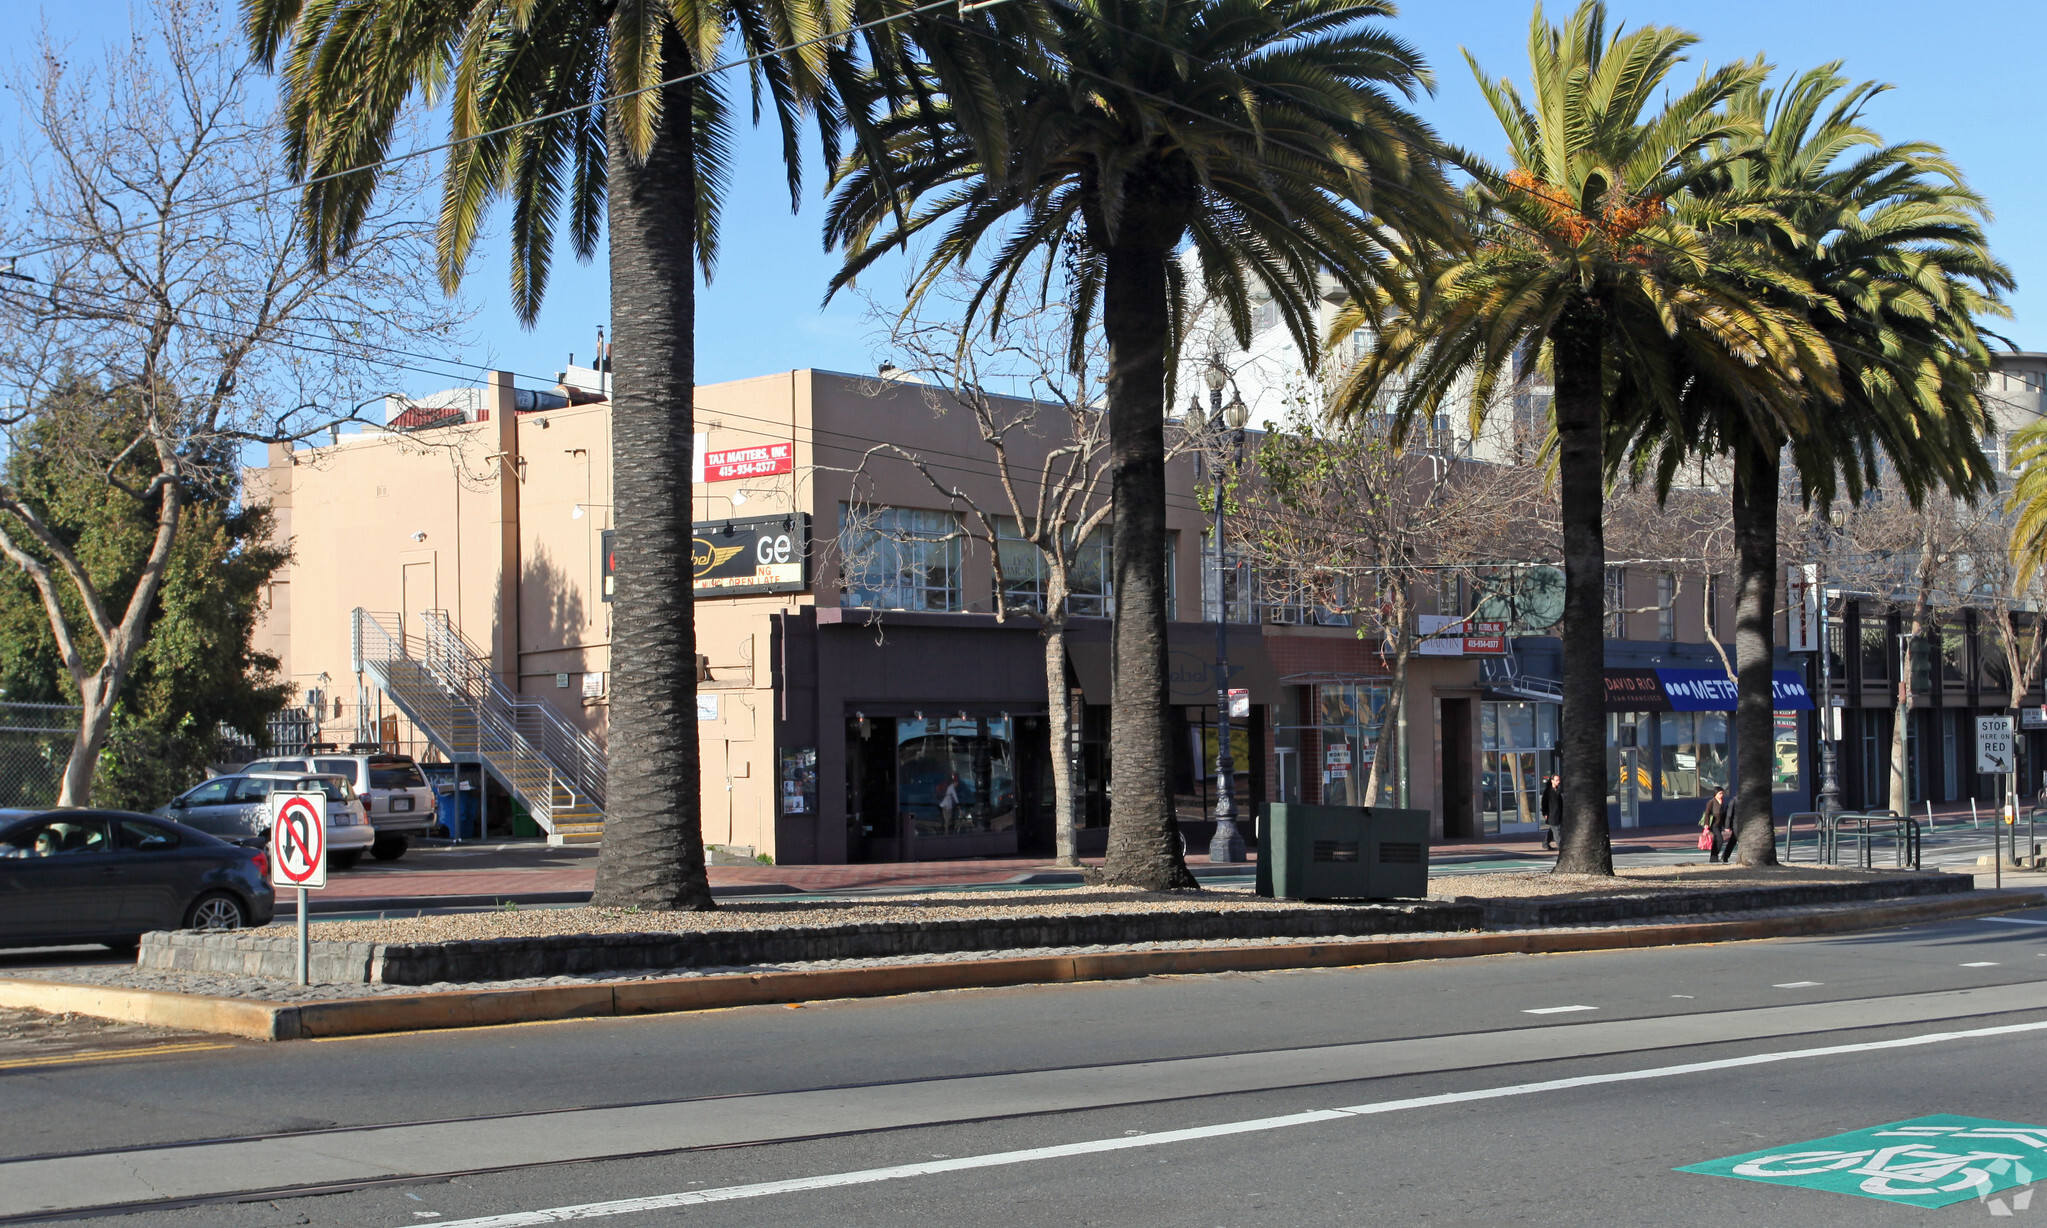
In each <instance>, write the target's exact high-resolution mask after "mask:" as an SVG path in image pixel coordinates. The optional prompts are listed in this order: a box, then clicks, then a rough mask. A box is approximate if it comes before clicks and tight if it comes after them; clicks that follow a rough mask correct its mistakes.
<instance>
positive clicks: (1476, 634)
mask: <svg viewBox="0 0 2047 1228" xmlns="http://www.w3.org/2000/svg"><path fill="white" fill-rule="evenodd" d="M1464 655H1465V656H1467V657H1504V656H1506V655H1507V624H1506V623H1473V624H1471V633H1470V634H1469V635H1466V636H1465V637H1464Z"/></svg>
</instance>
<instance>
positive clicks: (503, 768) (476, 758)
mask: <svg viewBox="0 0 2047 1228" xmlns="http://www.w3.org/2000/svg"><path fill="white" fill-rule="evenodd" d="M419 617H420V622H421V623H422V624H423V625H422V628H421V634H420V635H418V636H416V637H412V639H411V644H410V645H408V642H407V640H408V637H407V636H406V635H405V634H404V630H403V627H402V624H401V623H400V620H399V619H397V618H395V617H393V616H390V615H377V614H372V613H370V612H369V611H367V610H364V609H361V608H357V609H356V610H355V611H354V614H353V620H354V622H353V630H352V648H353V653H354V657H355V668H356V669H357V670H359V671H361V672H362V673H364V674H366V675H367V676H368V677H369V678H370V680H371V681H372V682H373V683H375V685H376V686H377V688H378V689H379V690H381V691H383V692H384V694H385V695H387V696H389V697H390V699H391V701H392V702H393V703H394V704H396V705H397V707H398V710H399V711H400V712H403V713H404V714H405V715H406V717H407V719H409V720H410V721H411V722H412V723H413V725H414V726H415V727H416V728H418V729H419V731H420V733H421V734H422V735H424V736H425V737H426V739H427V740H428V741H429V742H431V743H433V745H434V746H435V747H437V748H438V749H439V750H440V751H441V753H442V754H444V755H446V756H448V758H449V760H450V761H452V762H455V763H477V764H481V765H483V767H484V769H485V770H486V771H488V772H489V773H490V774H491V775H492V776H493V777H494V778H496V780H497V782H498V783H499V784H500V785H502V786H504V788H505V790H506V791H507V792H509V793H511V794H512V796H514V797H516V798H518V799H519V800H520V802H522V803H523V804H524V805H525V807H526V811H527V813H528V814H530V815H532V816H533V820H534V822H536V823H538V824H540V826H541V828H542V829H544V830H545V831H546V832H547V838H548V843H550V844H589V843H595V842H596V841H597V840H599V839H600V838H601V837H602V834H603V830H604V775H605V768H606V761H605V753H604V750H603V748H602V747H599V746H598V745H597V744H596V742H594V741H592V740H591V738H590V736H589V735H588V734H586V733H584V732H583V731H582V730H580V729H577V728H576V727H574V726H573V725H571V724H569V723H568V721H566V720H564V719H563V718H562V716H561V714H560V713H557V712H556V711H555V710H554V709H553V708H551V707H549V706H548V705H547V704H545V703H542V702H540V701H539V700H534V699H527V698H524V697H522V696H520V695H517V694H515V693H513V692H512V691H511V690H509V689H507V688H506V686H505V685H504V683H502V682H500V681H499V680H498V678H497V676H496V675H494V674H493V673H491V671H490V662H489V659H488V658H487V657H485V656H484V654H482V653H480V652H478V651H477V650H476V649H475V648H474V647H473V646H472V645H471V644H470V643H469V642H468V641H467V640H465V639H463V638H462V633H461V632H459V631H457V630H456V629H455V628H454V626H453V625H452V624H451V623H450V622H449V621H448V616H447V614H446V612H444V611H440V610H432V611H427V612H425V613H422V614H421V615H420V616H419ZM386 619H388V620H389V623H390V625H387V624H386ZM409 647H416V648H417V651H416V652H414V651H408V648H409Z"/></svg>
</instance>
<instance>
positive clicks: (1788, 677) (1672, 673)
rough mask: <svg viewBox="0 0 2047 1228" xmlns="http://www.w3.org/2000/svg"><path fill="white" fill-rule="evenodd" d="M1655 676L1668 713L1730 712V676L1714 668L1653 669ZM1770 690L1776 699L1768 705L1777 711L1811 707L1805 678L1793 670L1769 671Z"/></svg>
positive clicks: (1733, 693) (1732, 704) (1799, 709)
mask: <svg viewBox="0 0 2047 1228" xmlns="http://www.w3.org/2000/svg"><path fill="white" fill-rule="evenodd" d="M1656 677H1657V680H1658V681H1659V682H1661V683H1662V684H1663V694H1664V696H1665V697H1666V698H1667V699H1668V700H1669V702H1670V710H1671V711H1672V712H1732V711H1734V701H1735V688H1734V679H1732V678H1730V677H1728V676H1727V675H1726V674H1723V673H1721V672H1720V671H1719V670H1717V669H1661V668H1659V669H1657V670H1656ZM1770 677H1771V682H1772V689H1773V690H1774V691H1775V692H1776V699H1775V700H1774V701H1773V703H1772V707H1773V708H1774V709H1775V710H1776V711H1778V712H1803V711H1807V710H1809V709H1811V707H1812V706H1813V704H1812V694H1811V693H1810V692H1808V691H1807V690H1806V689H1805V679H1803V678H1801V677H1799V676H1798V671H1797V670H1792V669H1780V670H1773V671H1771V675H1770Z"/></svg>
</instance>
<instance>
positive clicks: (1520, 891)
mask: <svg viewBox="0 0 2047 1228" xmlns="http://www.w3.org/2000/svg"><path fill="white" fill-rule="evenodd" d="M1886 877H1892V876H1891V875H1886V874H1883V873H1879V872H1872V871H1863V870H1820V869H1814V868H1809V867H1801V868H1791V867H1782V866H1780V867H1771V868H1757V869H1745V868H1743V867H1741V866H1657V867H1653V868H1648V869H1638V870H1623V871H1621V874H1620V880H1621V881H1620V883H1619V884H1618V886H1619V887H1620V889H1621V890H1624V891H1625V892H1627V893H1629V894H1634V893H1637V892H1641V891H1659V890H1678V891H1700V890H1711V889H1713V888H1715V887H1754V886H1756V885H1757V884H1759V883H1768V884H1770V885H1773V886H1791V885H1794V884H1803V883H1828V882H1841V881H1843V880H1863V879H1872V878H1886ZM1616 886H1617V884H1616V883H1615V881H1614V880H1613V879H1609V878H1599V877H1594V876H1589V875H1576V874H1529V873H1525V872H1522V873H1509V874H1457V875H1444V876H1441V877H1438V878H1433V879H1430V880H1429V888H1430V896H1431V898H1433V899H1439V900H1446V899H1456V898H1469V899H1499V898H1522V897H1535V896H1596V895H1611V894H1614V893H1615V890H1616ZM1344 907H1349V905H1347V904H1337V903H1330V904H1311V903H1302V902H1301V901H1299V900H1271V899H1265V898H1263V897H1261V896H1257V895H1254V894H1252V892H1251V890H1250V888H1248V887H1208V888H1204V889H1203V890H1200V891H1188V892H1156V891H1133V890H1130V889H1128V888H1122V887H1066V888H1060V889H1057V890H1047V891H1015V892H1007V891H1005V892H1002V893H1000V894H991V893H989V892H985V891H946V892H919V893H917V894H915V895H897V896H874V897H868V898H865V899H860V900H823V901H820V900H804V901H775V900H746V901H731V902H724V903H720V904H719V905H718V907H717V908H715V909H713V910H712V911H710V912H671V913H664V912H644V911H641V910H638V909H629V908H533V909H517V908H512V909H501V910H498V911H493V912H471V913H454V914H446V915H441V916H429V917H406V918H394V919H391V920H384V921H317V920H316V921H315V922H314V923H313V927H314V928H313V936H314V937H315V938H316V939H319V940H320V941H322V942H401V943H402V942H466V941H473V940H476V939H483V938H536V937H543V936H547V935H552V934H648V933H670V932H685V933H686V932H690V931H700V930H733V929H764V928H768V927H771V926H785V925H858V924H865V923H872V922H889V921H942V920H964V919H990V918H997V917H1048V916H1085V915H1099V914H1103V913H1111V914H1113V913H1149V912H1180V911H1190V912H1192V911H1203V912H1205V911H1209V910H1213V909H1216V908H1229V909H1265V908H1285V909H1291V910H1301V909H1318V908H1344Z"/></svg>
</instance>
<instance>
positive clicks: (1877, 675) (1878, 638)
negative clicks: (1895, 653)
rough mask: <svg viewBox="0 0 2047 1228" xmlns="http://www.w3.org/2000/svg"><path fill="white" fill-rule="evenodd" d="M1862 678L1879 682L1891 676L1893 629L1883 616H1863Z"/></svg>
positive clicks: (1866, 614)
mask: <svg viewBox="0 0 2047 1228" xmlns="http://www.w3.org/2000/svg"><path fill="white" fill-rule="evenodd" d="M1862 676H1863V677H1864V678H1870V679H1879V680H1880V679H1884V678H1889V677H1890V676H1891V628H1890V622H1889V620H1887V619H1885V618H1884V617H1883V615H1881V614H1868V613H1865V614H1864V615H1863V616H1862Z"/></svg>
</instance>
